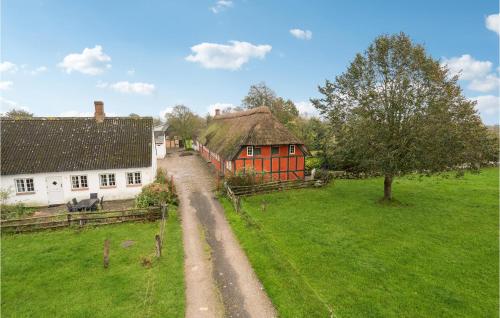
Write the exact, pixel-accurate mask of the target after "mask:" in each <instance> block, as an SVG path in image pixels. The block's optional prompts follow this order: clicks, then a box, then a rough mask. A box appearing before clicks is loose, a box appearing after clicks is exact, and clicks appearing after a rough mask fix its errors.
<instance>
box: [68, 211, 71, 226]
mask: <svg viewBox="0 0 500 318" xmlns="http://www.w3.org/2000/svg"><path fill="white" fill-rule="evenodd" d="M68 226H71V214H69V213H68Z"/></svg>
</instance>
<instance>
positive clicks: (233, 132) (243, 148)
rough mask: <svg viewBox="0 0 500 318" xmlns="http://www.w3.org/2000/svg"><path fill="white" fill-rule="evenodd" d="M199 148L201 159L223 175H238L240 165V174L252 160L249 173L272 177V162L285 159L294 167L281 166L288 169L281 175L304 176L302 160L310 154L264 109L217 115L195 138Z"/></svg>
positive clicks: (298, 140) (288, 165)
mask: <svg viewBox="0 0 500 318" xmlns="http://www.w3.org/2000/svg"><path fill="white" fill-rule="evenodd" d="M198 147H199V150H200V152H201V153H202V155H204V156H205V157H206V158H207V159H208V160H210V161H212V162H213V163H214V165H215V166H216V168H218V169H219V170H221V171H223V172H225V171H227V170H229V171H232V172H234V171H237V170H239V169H237V168H238V167H240V165H241V166H242V167H243V170H248V169H249V168H248V165H250V164H249V163H248V161H249V160H251V162H252V164H251V169H253V170H255V171H261V172H266V173H267V172H269V173H271V172H274V171H275V169H273V163H272V158H273V159H276V160H275V161H276V162H277V161H278V159H279V158H285V159H291V160H292V161H293V164H291V163H290V162H287V163H283V166H284V167H287V169H288V170H283V171H285V172H287V171H288V172H298V171H299V170H300V172H301V174H303V164H304V156H305V155H308V154H309V153H308V151H307V149H306V147H305V146H304V143H303V142H302V141H301V140H300V139H298V138H297V137H296V136H294V135H293V134H292V133H291V132H290V131H289V130H288V129H287V128H286V127H285V126H284V125H283V124H281V123H280V122H279V121H278V120H277V119H276V118H275V117H274V116H273V114H272V113H271V111H270V110H269V108H267V107H265V106H262V107H257V108H254V109H250V110H246V111H241V112H235V113H228V114H220V112H217V111H216V115H215V117H214V118H213V120H212V121H211V122H210V124H209V125H208V127H207V129H206V130H205V131H204V132H203V133H202V134H201V135H200V137H199V138H198ZM298 157H300V158H298ZM225 163H227V164H225ZM278 165H279V166H281V164H280V163H276V165H274V168H275V167H277V166H278ZM292 165H293V166H294V169H292V170H291V169H290V168H289V167H290V166H292ZM298 166H300V169H298ZM225 167H226V168H227V169H226V168H225ZM233 167H234V168H233ZM280 168H281V167H280ZM271 170H272V171H271ZM287 179H288V177H287Z"/></svg>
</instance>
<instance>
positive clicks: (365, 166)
mask: <svg viewBox="0 0 500 318" xmlns="http://www.w3.org/2000/svg"><path fill="white" fill-rule="evenodd" d="M319 92H320V93H321V94H322V95H323V96H322V97H321V98H319V99H311V102H312V103H313V104H314V106H315V107H316V108H317V109H318V110H319V111H320V113H321V114H323V115H324V116H326V118H328V120H329V123H330V128H331V129H332V132H333V133H334V135H335V146H334V147H333V148H334V149H335V150H334V155H335V156H336V157H337V158H338V159H339V160H340V161H343V162H344V163H348V164H349V165H350V166H351V167H352V168H355V169H357V170H359V171H368V172H379V173H383V174H384V176H385V178H384V199H386V200H391V199H392V182H393V178H394V177H395V176H397V175H402V174H405V173H409V172H414V171H420V172H427V173H429V172H437V171H442V170H446V169H449V168H454V167H458V166H461V167H463V166H464V165H466V166H467V167H471V168H472V167H477V165H478V164H479V163H480V162H481V161H482V160H484V151H483V150H484V149H483V147H484V146H483V145H484V141H485V140H486V138H487V136H486V130H485V127H484V125H483V124H482V123H481V120H480V119H479V116H478V115H477V113H476V111H475V110H474V105H475V103H474V102H472V101H470V100H468V99H466V98H465V97H464V96H463V95H462V92H461V89H460V87H459V86H458V84H457V77H456V76H455V77H451V76H450V75H449V72H448V70H447V69H446V68H444V67H442V66H441V65H440V64H439V61H437V60H434V59H433V58H432V57H430V56H429V55H427V54H426V52H425V49H424V48H423V47H422V46H421V45H415V44H413V43H412V41H411V39H410V38H409V37H408V36H407V35H405V34H404V33H401V34H397V35H391V36H387V35H384V36H380V37H378V38H376V39H375V41H374V42H373V43H372V44H371V45H370V46H369V47H368V49H367V50H366V51H365V52H364V53H363V54H357V55H356V57H355V58H354V60H353V62H352V63H351V64H350V66H349V67H348V69H347V71H346V72H345V73H343V74H341V75H340V76H337V78H336V79H335V81H334V82H330V81H328V80H327V81H326V83H325V86H323V87H321V86H320V87H319Z"/></svg>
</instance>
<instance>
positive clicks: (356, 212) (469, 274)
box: [223, 168, 499, 317]
mask: <svg viewBox="0 0 500 318" xmlns="http://www.w3.org/2000/svg"><path fill="white" fill-rule="evenodd" d="M393 190H394V196H395V198H396V199H398V200H399V201H400V203H399V204H395V205H390V206H388V205H382V204H380V203H378V199H379V198H381V197H382V195H383V180H382V179H380V178H377V179H367V180H336V181H335V183H334V184H330V185H329V186H327V187H325V188H322V189H304V190H295V191H288V192H282V193H274V194H267V195H259V196H254V197H248V198H245V199H244V200H243V203H242V207H243V213H242V214H236V213H235V212H234V210H233V209H232V207H231V205H230V203H229V201H227V200H223V204H224V207H225V209H226V214H227V216H228V219H229V221H230V223H231V225H232V227H233V229H234V231H235V233H236V235H237V237H238V239H239V240H240V242H241V244H242V246H243V248H244V249H245V251H246V253H247V255H248V257H249V259H250V261H251V263H252V265H253V266H254V268H255V271H256V273H257V275H258V276H259V278H260V279H261V281H262V282H263V284H264V287H265V289H266V290H267V292H268V294H269V296H270V297H271V299H272V301H273V303H274V304H275V306H276V307H277V309H278V311H279V312H280V315H281V316H283V317H328V316H330V315H329V308H332V309H333V313H334V315H335V317H498V296H499V294H498V287H499V286H498V274H499V273H498V259H499V252H498V248H499V246H498V230H499V218H498V217H499V215H498V209H499V206H498V205H499V203H498V190H499V189H498V169H493V168H492V169H486V170H483V171H482V172H481V174H479V175H471V174H466V175H465V177H463V178H460V179H457V178H455V177H454V176H453V175H450V176H449V178H443V177H437V176H436V177H423V178H422V179H420V178H418V177H413V178H400V179H397V180H396V181H395V183H394V185H393Z"/></svg>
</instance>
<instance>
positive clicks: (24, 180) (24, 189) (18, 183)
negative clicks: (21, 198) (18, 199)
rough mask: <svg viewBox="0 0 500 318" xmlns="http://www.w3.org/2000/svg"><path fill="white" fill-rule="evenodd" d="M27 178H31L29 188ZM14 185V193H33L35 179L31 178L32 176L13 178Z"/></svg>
mask: <svg viewBox="0 0 500 318" xmlns="http://www.w3.org/2000/svg"><path fill="white" fill-rule="evenodd" d="M28 180H31V190H30V189H29V186H28ZM14 186H15V188H16V194H28V193H35V180H33V178H18V179H14ZM19 186H21V187H22V188H20V187H19ZM19 190H21V191H19Z"/></svg>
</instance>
